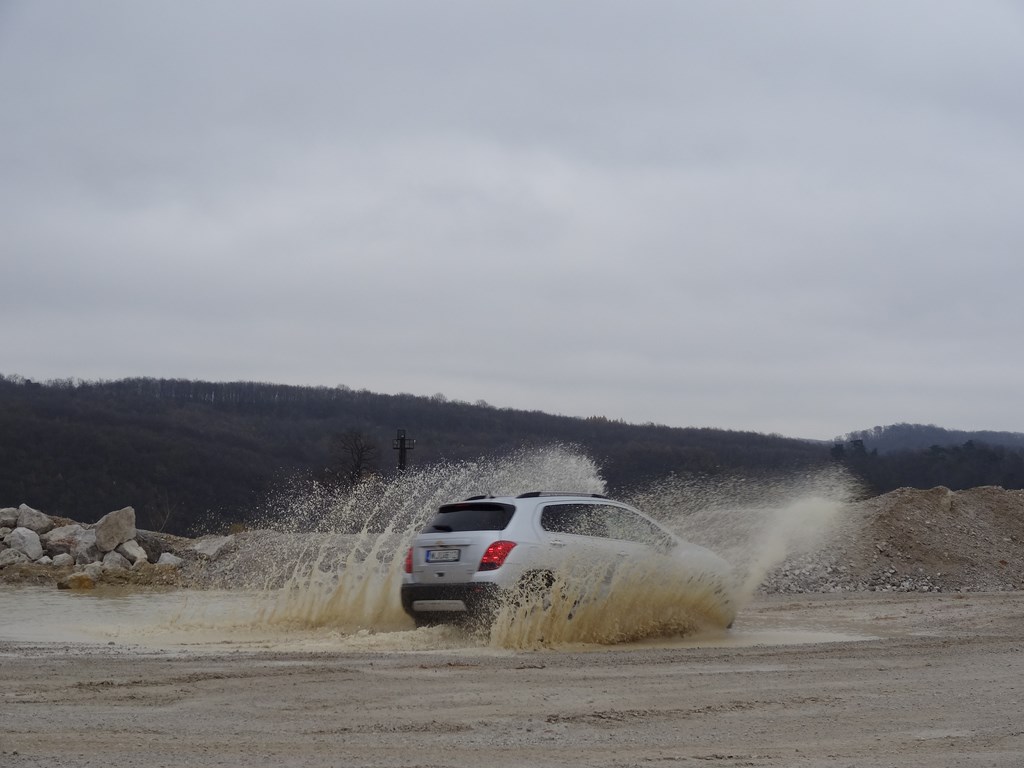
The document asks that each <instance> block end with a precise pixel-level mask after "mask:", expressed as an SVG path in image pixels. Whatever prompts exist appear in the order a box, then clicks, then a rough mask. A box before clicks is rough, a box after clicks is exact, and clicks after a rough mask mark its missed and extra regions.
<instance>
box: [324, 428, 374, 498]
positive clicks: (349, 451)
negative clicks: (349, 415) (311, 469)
mask: <svg viewBox="0 0 1024 768" xmlns="http://www.w3.org/2000/svg"><path fill="white" fill-rule="evenodd" d="M378 454H379V451H378V450H377V446H376V444H374V442H373V440H372V439H371V438H370V437H369V436H367V435H366V434H365V433H363V432H360V431H358V430H355V429H350V430H347V431H346V432H342V433H341V434H339V435H335V436H334V437H333V438H331V444H330V448H329V449H328V466H327V471H326V472H325V475H326V477H327V480H328V481H329V482H331V483H334V484H336V485H338V486H340V487H342V488H352V487H353V486H355V485H357V484H358V483H359V481H360V480H362V479H363V478H364V477H366V476H367V475H370V474H372V473H373V472H374V471H376V469H377V460H378Z"/></svg>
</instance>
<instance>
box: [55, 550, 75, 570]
mask: <svg viewBox="0 0 1024 768" xmlns="http://www.w3.org/2000/svg"><path fill="white" fill-rule="evenodd" d="M74 564H75V558H73V557H72V556H71V555H69V554H68V553H67V552H62V553H61V554H59V555H57V556H56V557H55V558H53V566H54V567H55V568H65V567H67V566H69V565H74Z"/></svg>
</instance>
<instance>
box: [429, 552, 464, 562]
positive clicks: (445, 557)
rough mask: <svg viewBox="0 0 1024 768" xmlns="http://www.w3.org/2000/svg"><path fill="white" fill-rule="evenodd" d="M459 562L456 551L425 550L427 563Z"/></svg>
mask: <svg viewBox="0 0 1024 768" xmlns="http://www.w3.org/2000/svg"><path fill="white" fill-rule="evenodd" d="M458 560H459V550H457V549H428V550H427V562H428V563H455V562H458Z"/></svg>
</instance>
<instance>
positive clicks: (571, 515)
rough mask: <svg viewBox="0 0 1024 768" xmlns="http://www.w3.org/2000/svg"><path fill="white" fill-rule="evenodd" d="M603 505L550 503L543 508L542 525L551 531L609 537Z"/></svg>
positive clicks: (541, 514)
mask: <svg viewBox="0 0 1024 768" xmlns="http://www.w3.org/2000/svg"><path fill="white" fill-rule="evenodd" d="M602 507H603V505H598V504H548V505H547V506H545V507H544V509H543V510H541V513H540V527H541V528H543V529H544V530H545V531H549V532H551V533H571V534H573V535H575V536H601V537H604V538H607V537H608V527H607V525H606V524H605V519H604V518H605V516H604V513H603V509H602Z"/></svg>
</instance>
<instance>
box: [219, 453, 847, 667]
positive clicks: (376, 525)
mask: <svg viewBox="0 0 1024 768" xmlns="http://www.w3.org/2000/svg"><path fill="white" fill-rule="evenodd" d="M537 489H550V490H572V491H579V492H584V493H601V492H604V490H605V488H604V481H603V480H602V479H601V476H600V474H599V471H598V468H597V466H596V465H595V464H594V462H593V461H592V460H590V459H589V458H587V457H585V456H582V455H580V454H579V453H578V452H575V451H573V450H571V449H568V448H565V447H561V446H554V447H549V448H545V449H541V450H531V451H526V450H524V451H523V452H521V453H520V454H518V455H516V456H513V457H509V458H506V459H502V460H482V461H478V462H469V463H462V464H453V465H444V466H435V467H430V468H426V469H413V470H410V471H407V472H406V473H404V474H403V475H401V476H399V477H397V478H393V479H390V480H387V481H384V480H379V479H375V480H371V481H369V482H367V483H364V484H362V485H360V486H358V487H357V488H355V489H354V490H353V491H351V492H349V493H337V492H329V491H327V490H325V489H324V488H323V487H321V486H317V485H314V484H310V485H307V486H297V487H293V488H291V489H289V490H288V491H287V492H286V493H283V494H282V495H281V496H280V497H279V498H278V499H277V502H276V503H275V504H274V505H273V506H272V507H270V508H269V509H268V511H267V513H266V515H265V519H264V520H262V521H261V527H266V528H268V529H275V530H276V531H277V532H278V533H277V538H276V539H273V540H272V541H273V546H272V547H268V551H266V552H262V553H259V556H257V557H255V558H253V559H252V560H251V562H253V563H255V564H256V568H255V570H254V571H253V572H252V573H251V574H250V578H249V579H248V580H247V581H246V583H244V584H242V585H239V586H246V587H249V588H251V589H252V588H255V589H261V588H262V589H264V590H265V591H264V592H263V597H262V599H261V601H260V603H261V607H260V609H259V611H258V615H257V617H256V619H255V621H254V622H253V623H254V625H256V626H259V627H263V628H268V627H278V628H280V629H292V628H294V629H305V630H308V629H318V628H321V629H329V630H331V631H334V632H341V633H344V634H351V633H357V632H358V633H362V634H365V633H367V632H370V633H372V634H375V635H377V634H379V633H387V632H396V631H400V630H411V629H412V622H411V621H410V620H409V619H408V617H406V616H405V614H404V612H403V611H402V609H401V605H400V602H399V586H400V584H401V577H402V567H403V558H404V553H405V550H406V548H407V547H408V545H409V543H410V541H411V540H412V538H413V537H414V536H415V534H416V533H417V532H418V531H419V530H420V528H422V526H423V525H424V523H425V522H426V519H427V517H428V516H429V515H430V514H431V513H432V512H433V511H434V510H435V509H436V508H437V507H438V506H439V505H441V504H443V503H446V502H449V501H452V500H454V499H460V498H465V497H466V496H469V495H472V494H476V493H493V494H495V495H504V494H510V495H515V494H518V493H522V492H525V491H530V490H537ZM850 493H851V485H850V483H849V482H848V481H847V480H846V478H844V477H842V476H840V475H836V474H834V473H822V474H820V475H816V476H813V477H804V478H801V479H800V480H798V481H793V480H790V481H787V482H781V481H780V482H774V483H765V482H763V481H762V482H758V483H744V482H743V481H740V480H735V479H732V480H729V481H721V480H718V481H715V482H709V481H695V480H681V479H678V478H668V479H665V480H662V481H659V482H657V483H654V484H651V485H650V486H648V487H646V488H644V489H641V490H638V491H636V492H634V493H633V494H632V495H631V496H630V497H629V498H627V499H626V500H627V501H630V502H632V503H634V504H635V505H636V506H638V507H639V508H641V509H643V510H644V511H646V512H648V513H649V514H651V516H652V517H655V518H656V519H659V520H660V521H662V522H663V523H664V524H665V525H666V526H667V527H669V528H671V529H673V530H674V531H676V532H677V533H679V534H680V535H681V536H682V537H683V538H685V539H687V540H689V541H692V542H694V543H696V544H700V545H703V546H705V547H707V548H709V549H710V550H712V551H713V552H716V553H718V554H720V555H722V556H723V557H725V558H726V559H727V560H728V561H729V562H730V563H731V564H732V566H733V568H734V570H735V577H734V578H732V579H729V580H726V579H723V578H722V577H721V575H720V573H719V571H718V570H716V568H714V567H710V566H709V567H707V568H703V567H701V565H700V563H699V562H698V561H695V560H693V559H692V558H690V559H687V560H685V561H683V560H679V559H673V558H669V557H666V558H662V559H660V560H649V561H645V562H642V563H636V564H631V565H630V566H629V567H627V568H621V567H620V568H617V569H615V570H614V572H613V573H612V574H611V575H608V574H607V573H596V572H593V573H588V572H586V566H581V567H578V568H575V569H571V570H570V571H567V572H566V573H561V574H558V575H557V576H556V583H555V584H554V585H553V586H552V587H551V589H548V590H545V591H544V592H543V594H540V595H532V594H531V595H526V596H522V595H521V596H518V598H517V599H516V600H514V601H510V602H509V604H507V605H505V606H502V607H501V609H500V610H499V612H498V615H497V618H496V620H495V622H494V623H493V626H491V627H490V629H489V631H478V632H477V633H476V634H475V635H470V636H467V640H468V641H469V642H471V643H483V644H485V645H490V646H492V647H499V648H536V647H542V646H543V647H557V646H565V645H571V644H577V643H597V644H612V643H622V642H631V641H636V640H642V639H645V638H651V637H662V636H686V635H689V634H692V633H694V632H696V631H699V630H703V629H707V628H713V627H718V628H721V627H724V626H725V625H726V624H728V623H729V622H730V621H731V620H732V616H733V615H734V613H735V610H736V609H737V607H738V606H739V605H741V604H742V603H743V602H745V600H746V599H747V598H748V597H749V596H750V595H751V594H753V592H754V590H755V589H756V587H757V585H758V584H759V583H760V582H761V580H762V579H763V577H764V575H765V573H767V572H768V570H770V568H771V567H773V566H774V565H777V564H778V563H779V562H781V561H782V560H783V559H784V558H785V557H787V556H788V555H791V554H796V553H799V552H804V551H807V550H808V549H812V548H813V547H814V546H815V545H816V543H817V542H818V541H820V540H821V539H822V537H825V536H827V535H828V534H829V533H830V532H832V531H833V530H835V528H836V523H837V522H838V521H839V520H840V518H841V511H842V509H843V508H844V501H845V499H846V498H847V497H848V496H849V495H850ZM269 541H271V540H269V539H268V542H269ZM270 549H273V556H271V552H270V551H269V550H270ZM581 568H583V570H581ZM282 583H283V586H280V585H281V584H282ZM271 586H272V588H271ZM598 598H599V599H598ZM432 631H433V630H430V629H424V630H417V631H416V632H406V633H405V634H408V635H419V634H422V633H429V632H432ZM474 638H475V639H474ZM413 645H418V644H417V643H413Z"/></svg>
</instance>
